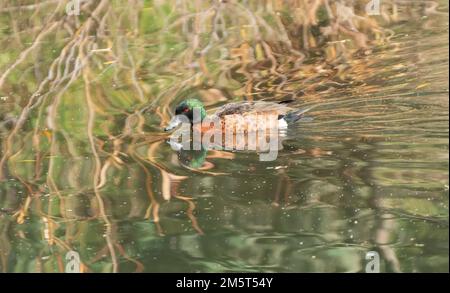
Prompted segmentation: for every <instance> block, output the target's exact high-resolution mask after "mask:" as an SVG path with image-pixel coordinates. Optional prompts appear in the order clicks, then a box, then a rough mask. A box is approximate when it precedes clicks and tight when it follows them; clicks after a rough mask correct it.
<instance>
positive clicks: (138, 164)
mask: <svg viewBox="0 0 450 293" xmlns="http://www.w3.org/2000/svg"><path fill="white" fill-rule="evenodd" d="M3 2H5V1H3ZM6 2H8V1H6ZM99 2H100V4H98V5H99V6H97V7H101V5H102V2H103V1H99ZM169 2H170V1H169ZM173 2H175V1H173ZM244 2H245V1H244ZM249 2H251V1H249ZM269 2H270V1H269ZM275 2H277V1H274V3H275ZM0 3H2V2H0ZM113 3H114V4H111V7H110V9H111V10H108V11H109V13H111V14H112V15H109V16H108V18H106V20H104V19H103V18H101V16H102V14H101V11H100V12H98V14H99V15H100V16H99V24H98V25H97V24H95V25H94V24H93V25H92V26H95V27H97V28H98V27H99V28H102V30H99V29H97V31H96V33H93V32H92V30H93V28H90V29H88V30H86V32H85V31H83V29H80V31H79V34H80V37H79V38H77V37H73V39H72V41H70V40H71V39H70V38H69V37H68V36H66V35H65V34H69V36H71V34H70V32H69V33H68V32H60V31H59V30H62V29H61V28H59V27H58V28H55V30H53V31H51V34H50V37H43V39H42V40H40V41H41V42H42V45H39V47H40V48H39V51H36V52H34V51H32V52H30V53H27V56H26V60H25V61H23V62H22V63H21V64H19V65H17V67H15V68H14V69H13V70H12V72H11V73H10V74H9V73H8V76H7V77H6V79H5V82H4V83H3V84H2V86H0V96H2V97H3V98H2V100H0V118H2V120H1V122H0V123H1V124H0V126H1V127H0V141H1V143H2V148H1V154H2V162H1V167H2V169H1V170H2V171H1V172H2V173H1V176H0V208H1V212H0V268H1V270H2V271H5V272H60V271H64V269H65V265H66V259H65V255H66V253H67V252H68V251H71V250H72V251H76V252H78V253H79V255H80V259H81V262H82V264H83V266H82V270H83V271H88V272H89V271H90V272H92V271H93V272H111V271H119V272H133V271H138V272H141V271H145V272H242V271H252V272H253V271H257V272H259V271H264V272H364V270H365V266H366V259H365V256H366V253H367V252H369V251H377V252H378V253H379V254H380V258H381V267H380V269H381V271H382V272H447V271H448V261H449V255H448V252H449V247H448V244H449V239H448V231H449V230H448V195H449V191H448V186H449V177H448V173H449V172H448V168H449V155H448V129H449V128H448V126H449V121H448V114H449V113H448V109H449V107H448V106H449V104H448V14H447V11H448V4H447V3H446V2H445V1H440V2H439V3H436V4H439V5H438V6H437V8H434V7H435V6H433V5H428V4H426V5H425V4H423V3H419V4H418V3H417V2H415V1H412V2H406V1H405V3H403V2H402V3H401V5H399V6H398V7H397V8H398V11H399V12H398V14H399V16H398V17H397V18H395V17H394V16H392V15H393V13H392V11H390V10H389V13H387V14H388V15H390V16H391V17H392V19H388V16H385V17H384V18H383V17H381V16H375V17H368V16H366V17H367V19H372V20H376V21H377V22H379V23H380V25H379V27H378V30H380V31H381V30H382V31H383V38H382V40H381V39H379V40H378V41H376V40H377V38H379V36H378V37H377V33H373V32H372V33H371V32H370V29H369V28H367V27H366V28H365V29H361V28H360V30H361V31H363V30H364V31H365V34H366V35H367V38H368V39H373V40H375V41H373V42H370V44H368V45H367V46H363V47H364V48H363V49H362V50H359V51H358V50H357V48H354V47H352V46H350V47H345V46H347V45H346V42H352V41H353V42H357V40H358V37H356V38H354V39H352V38H346V37H343V38H342V39H336V40H329V42H330V43H331V44H332V45H331V46H329V45H327V44H328V43H326V42H324V43H320V42H318V43H317V44H316V46H317V48H319V47H320V46H321V47H320V48H322V49H323V48H325V49H323V51H324V52H326V54H325V53H323V54H322V53H320V54H319V53H317V52H316V51H315V50H314V49H313V48H305V47H306V45H305V42H303V43H301V45H298V44H296V43H295V42H294V43H293V46H294V47H296V46H303V47H302V48H301V49H299V51H301V52H308V53H305V57H304V60H303V61H302V62H303V63H302V65H301V66H300V67H299V68H295V67H289V66H288V65H286V66H285V67H284V65H283V64H282V62H283V61H279V63H278V65H279V66H278V67H277V69H276V70H273V68H272V69H271V66H270V63H269V65H267V64H264V62H266V61H267V59H270V54H269V53H268V50H267V47H264V44H265V43H264V42H263V43H262V44H263V45H259V44H258V43H257V42H256V43H255V42H252V41H248V42H247V41H246V39H247V38H250V37H249V36H248V34H249V33H248V32H247V33H243V32H242V31H243V30H245V29H247V28H248V27H249V25H248V24H247V23H246V22H245V21H244V20H242V23H240V24H239V25H238V26H233V25H229V27H227V28H228V30H229V33H228V35H227V36H223V34H224V32H226V31H227V30H226V29H224V30H223V31H221V33H220V35H221V36H220V37H218V38H219V39H221V40H222V41H216V42H214V41H211V42H210V43H211V45H210V47H211V48H212V49H211V53H207V54H206V55H204V56H203V55H201V54H200V55H198V51H199V50H200V49H199V48H208V45H209V42H208V40H209V38H212V40H214V36H213V37H208V36H204V35H205V34H207V32H208V29H205V30H203V31H202V29H201V27H202V23H203V22H202V21H205V20H204V19H201V20H198V22H197V24H196V22H195V21H194V22H193V23H187V24H185V25H184V24H183V25H180V26H176V21H177V19H182V18H180V17H181V16H180V15H178V14H176V13H175V12H174V10H171V8H170V5H168V4H162V3H161V1H154V3H150V2H148V1H142V2H141V1H130V3H129V7H127V8H123V7H122V6H121V5H120V4H118V3H115V2H114V1H113ZM233 3H234V2H233V1H231V4H224V5H234V4H233ZM237 3H240V2H237ZM389 3H391V2H389ZM430 3H431V4H433V3H434V2H431V1H430ZM27 4H30V3H27ZM2 5H3V6H0V12H1V14H0V20H1V26H0V32H1V34H0V61H1V62H0V76H1V75H3V74H4V72H6V70H7V68H8V67H9V66H11V64H14V62H15V60H18V59H20V58H21V56H20V51H23V50H26V48H28V47H30V46H33V45H32V44H33V40H34V38H35V35H34V37H33V34H31V32H29V31H27V30H26V29H25V28H24V27H25V26H27V25H26V24H21V22H24V23H27V22H31V23H33V24H34V25H35V26H38V25H41V26H42V25H44V26H45V25H46V26H49V25H50V24H44V23H40V22H39V21H37V20H36V21H34V22H33V18H31V20H29V19H26V18H24V17H25V16H26V15H27V14H26V12H23V14H21V15H22V18H17V19H14V17H13V15H14V14H13V13H16V12H14V11H12V12H11V11H6V10H5V11H6V12H5V11H3V12H2V8H1V7H9V6H11V5H10V4H9V3H6V4H5V3H3V4H2ZM49 5H53V4H49ZM177 5H179V4H177ZM208 5H209V4H208ZM208 5H207V4H204V5H203V6H205V7H203V8H202V9H203V10H202V11H203V12H204V11H205V10H206V11H207V9H208ZM236 5H237V4H236ZM51 7H53V6H51ZM211 7H213V6H211ZM237 7H238V8H239V9H240V8H242V7H246V8H247V9H248V10H249V11H250V12H255V15H259V14H258V13H259V12H258V11H259V8H258V4H256V3H253V4H252V3H250V4H248V3H247V2H245V3H244V4H242V6H237ZM430 7H431V8H430ZM121 8H123V9H124V12H123V13H122V14H120V13H119V12H118V10H119V11H120V9H121ZM184 8H186V7H184ZM3 9H4V8H3ZM42 9H44V8H42ZM45 9H47V10H46V11H50V12H51V11H52V10H50V9H48V8H45ZM86 9H91V10H92V11H94V14H95V13H96V12H95V11H97V10H95V9H94V8H91V7H88V8H86ZM186 9H189V7H188V8H186ZM199 9H200V8H199ZM223 9H224V10H223V11H224V12H223V13H224V15H225V16H224V18H225V19H226V20H225V23H228V22H229V20H227V17H228V16H227V14H226V13H233V11H234V10H233V8H223ZM226 9H229V11H227V10H226ZM104 10H105V11H106V8H105V9H104ZM155 11H157V12H158V13H160V14H163V15H166V17H161V19H160V18H158V17H156V16H155V15H159V14H157V13H155ZM243 11H246V10H243ZM250 12H249V13H250ZM39 13H41V12H36V14H38V15H37V16H36V15H34V16H33V17H36V19H38V20H39V19H44V18H45V17H51V15H50V16H49V15H48V14H47V13H44V12H42V13H43V15H39ZM164 13H165V14H164ZM197 13H198V12H197ZM205 13H206V12H205ZM261 13H262V12H261ZM147 14H148V15H147ZM304 14H305V15H307V13H306V12H305V13H304ZM181 15H182V14H181ZM119 16H120V17H119ZM219 16H220V15H219ZM208 17H212V16H209V14H207V13H206V14H205V16H204V18H205V19H208ZM281 17H287V16H286V15H282V16H281ZM109 18H111V19H113V20H114V19H118V20H117V22H118V23H117V24H114V21H111V20H110V19H109ZM142 18H145V19H146V21H142V20H141V19H142ZM242 18H245V17H244V16H242ZM57 19H58V18H57V16H55V21H56V20H57ZM135 20H136V21H139V23H134V21H135ZM387 20H389V21H387ZM79 21H80V23H81V24H83V23H84V24H85V25H86V26H88V25H90V24H89V23H88V22H89V20H85V19H84V18H81V19H80V20H79ZM83 21H84V22H83ZM103 21H104V23H103ZM227 21H228V22H227ZM80 23H74V24H71V23H69V24H68V26H69V27H70V26H73V27H77V25H78V27H80V26H81V24H80ZM86 23H87V24H86ZM171 23H175V24H174V27H173V28H170V29H169V28H167V27H168V26H169V27H170V24H171ZM218 23H219V24H220V23H221V22H218ZM250 23H251V21H250ZM219 24H218V25H219ZM28 25H29V24H28ZM102 25H103V26H104V27H102ZM196 25H197V28H198V27H200V32H199V33H198V35H196V34H193V35H190V34H191V32H192V31H195V30H192V31H191V29H192V27H195V26H196ZM236 25H237V24H236ZM205 26H206V25H205ZM123 27H125V28H127V29H124V28H123ZM164 28H167V29H166V30H164ZM208 28H209V26H208ZM52 29H53V28H52ZM314 29H315V28H312V30H314ZM21 30H23V31H24V33H23V34H22V33H20V31H21ZM36 30H37V31H41V30H40V29H36ZM68 30H69V29H68ZM249 30H250V31H251V32H250V34H251V33H252V29H251V26H250V29H249ZM261 30H262V31H264V29H261ZM69 31H70V30H69ZM170 31H172V33H168V32H170ZM374 31H376V30H374ZM239 32H240V33H239ZM253 33H254V34H256V33H255V32H253ZM322 33H323V32H322ZM262 34H263V33H262ZM186 35H187V37H186ZM94 36H95V38H94ZM183 36H184V37H183ZM237 36H240V37H241V39H239V38H238V37H237ZM253 37H254V36H253ZM290 37H291V38H293V39H298V38H300V36H297V37H295V35H294V36H292V35H291V36H290ZM92 38H94V39H93V40H92ZM192 38H193V39H194V40H195V39H196V38H198V39H199V40H198V42H199V45H198V46H197V45H193V46H194V47H192V46H191V45H192V43H191V39H192ZM226 38H230V39H231V40H230V39H226ZM233 38H234V39H233ZM263 38H264V37H263ZM318 39H319V40H320V38H318ZM183 40H184V41H183ZM70 42H73V43H72V45H73V46H66V45H67V44H70ZM192 42H193V43H194V44H196V41H192ZM230 42H231V43H233V42H234V43H233V44H234V46H231V43H230ZM16 43H18V44H20V45H18V44H16ZM246 44H247V45H246ZM245 45H246V46H251V47H253V48H254V53H255V56H256V57H254V58H255V59H256V61H254V62H249V63H248V64H250V65H248V66H247V67H244V66H242V67H240V66H241V65H240V63H238V62H236V58H238V59H239V62H241V63H245V62H246V61H245V58H246V57H245V56H243V55H242V54H241V53H239V52H240V51H239V50H242V48H245ZM20 46H23V47H20ZM64 46H66V47H64ZM83 46H84V47H83ZM267 46H268V45H267ZM275 47H276V44H275V45H274V44H271V48H272V51H273V52H275V53H276V52H277V50H276V48H275ZM309 47H314V45H312V44H311V43H310V44H309ZM18 48H21V49H20V50H18ZM105 48H112V49H111V50H109V49H105ZM261 48H262V49H261ZM33 50H34V48H33ZM64 50H65V51H64ZM96 50H97V51H96ZM102 50H105V51H102ZM258 50H263V52H264V53H263V55H264V54H265V56H266V59H265V58H260V59H261V60H262V61H261V60H259V61H258V58H259V57H258V54H261V53H258V52H259V51H258ZM302 50H303V51H302ZM308 50H309V51H308ZM333 50H334V51H333ZM280 51H282V52H284V53H283V54H285V55H286V56H287V57H286V60H289V57H292V52H291V53H289V52H286V51H283V50H280ZM317 51H318V50H317ZM89 52H90V53H89ZM71 54H72V56H71ZM96 54H98V55H101V56H97V55H96ZM102 54H104V55H102ZM208 54H209V55H208ZM220 54H222V55H223V56H222V55H220ZM233 54H234V55H233ZM239 54H241V55H239ZM277 54H278V55H277ZM321 54H322V55H321ZM274 55H275V56H276V58H277V60H279V59H278V58H279V55H280V53H276V54H274ZM58 56H59V57H61V58H60V59H59V60H58V59H57V58H58ZM76 56H78V57H76ZM205 56H206V57H205ZM221 56H222V57H221ZM224 56H225V57H224ZM227 56H228V57H227ZM233 56H238V57H233ZM239 56H240V57H239ZM63 57H64V58H63ZM272 57H273V56H272ZM294 57H295V56H294ZM294 57H293V58H294ZM65 58H66V59H65ZM71 58H72V59H71ZM75 58H78V59H75ZM233 58H234V59H233ZM280 58H281V57H280ZM295 58H300V57H298V56H296V57H295ZM295 58H294V59H295ZM330 58H331V59H330ZM55 60H56V65H55V67H54V69H55V70H54V71H52V67H51V66H52V64H53V62H54V61H55ZM86 60H88V61H86ZM192 60H194V62H193V63H190V61H192ZM227 60H228V61H229V63H227ZM230 60H231V61H230ZM233 60H234V61H233ZM58 62H59V63H58ZM77 62H79V63H77ZM83 62H92V63H89V64H88V65H87V66H85V65H84V64H85V63H83ZM258 62H259V63H258ZM286 62H287V61H286ZM61 64H62V65H61ZM272 64H273V63H272ZM286 64H287V63H286ZM77 66H80V68H83V69H80V71H77V70H78V69H77ZM83 66H84V67H83ZM205 66H206V68H207V70H205V69H204V67H205ZM252 66H253V67H252ZM48 72H53V75H54V76H53V77H52V79H49V81H47V82H45V81H46V77H47V75H48V74H49V73H48ZM49 75H50V74H49ZM39 85H41V86H42V88H39ZM36 92H38V93H39V94H37V95H35V93H36ZM195 95H198V96H199V97H201V99H202V100H203V101H204V102H205V104H206V105H207V108H208V109H214V108H215V107H216V106H219V105H223V104H225V103H226V102H228V101H231V100H232V101H238V100H243V99H255V100H257V99H264V100H275V101H280V100H284V99H286V98H289V99H294V100H295V101H294V102H293V103H292V106H293V107H299V108H303V107H309V106H314V109H313V110H311V112H310V113H309V116H310V117H312V118H313V120H312V121H307V122H301V123H299V124H297V125H296V126H295V127H293V128H290V129H289V130H288V131H287V138H286V140H285V141H284V142H283V145H284V149H283V150H281V151H280V152H279V154H278V158H277V160H275V161H273V162H261V161H259V159H258V158H259V156H258V154H256V153H251V152H240V153H238V152H225V151H191V152H187V151H183V152H182V153H177V152H175V151H173V150H172V149H171V148H170V145H169V144H167V142H166V140H167V134H165V133H163V132H162V130H161V127H162V126H163V125H164V124H165V123H167V121H168V119H169V118H170V115H171V114H172V107H173V106H174V105H175V104H176V103H177V102H178V101H180V100H181V99H183V98H184V97H187V96H195ZM30 100H31V102H30ZM24 113H25V114H24ZM21 115H23V116H21ZM22 118H23V119H22ZM22 120H23V121H22ZM17 125H20V127H16V126H17Z"/></svg>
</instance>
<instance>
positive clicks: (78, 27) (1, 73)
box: [0, 0, 398, 272]
mask: <svg viewBox="0 0 450 293" xmlns="http://www.w3.org/2000/svg"><path fill="white" fill-rule="evenodd" d="M19 2H20V4H17V5H16V6H10V4H9V3H8V1H2V2H1V3H0V22H1V24H2V27H3V25H4V27H8V28H10V32H8V31H6V30H5V31H0V42H1V43H2V52H1V53H0V57H1V58H0V97H7V98H8V99H7V100H6V102H3V101H2V103H3V104H2V108H1V109H0V115H1V117H2V121H1V122H0V134H1V136H0V140H1V142H2V152H1V158H0V184H1V185H0V188H1V191H2V194H1V204H2V205H3V204H4V205H5V207H3V206H1V208H2V209H1V211H0V222H1V224H0V257H1V268H2V270H3V271H12V270H14V269H15V268H13V267H14V264H12V265H11V264H9V263H8V259H9V255H11V254H12V253H13V252H12V250H14V249H17V248H16V247H17V244H18V243H26V244H30V245H31V246H33V250H30V251H33V253H34V255H32V257H30V258H32V259H34V262H35V264H36V267H39V270H42V271H62V270H63V267H64V266H62V265H61V264H62V262H63V259H64V253H65V252H67V251H68V250H72V249H76V250H79V251H80V252H81V253H82V256H83V259H84V260H85V261H83V269H84V270H85V271H113V272H116V271H120V268H121V266H122V265H123V262H126V263H131V264H133V266H134V268H133V270H136V271H142V270H143V269H144V268H143V265H142V263H140V262H139V261H138V260H137V259H136V257H135V256H134V255H133V253H132V251H131V249H132V247H133V245H132V244H130V245H128V246H127V245H125V244H122V243H121V241H124V239H123V238H122V237H121V233H120V232H119V231H121V229H122V228H123V225H124V223H122V222H121V221H120V220H122V219H123V218H138V219H146V220H148V219H151V220H152V222H153V223H154V225H155V229H156V233H155V234H157V235H164V234H165V230H164V225H163V221H164V216H165V215H164V212H162V210H163V208H164V207H167V206H169V205H171V206H174V205H176V204H180V203H181V206H180V207H177V209H178V210H180V211H183V212H185V213H186V216H187V219H185V220H184V221H186V222H188V223H189V225H190V227H192V229H193V230H194V232H195V233H198V234H202V233H204V228H203V227H201V223H199V221H198V219H197V217H196V215H195V210H196V208H198V207H197V203H196V201H195V200H194V198H192V197H190V196H188V195H185V194H182V193H181V192H180V191H179V189H180V185H181V183H183V182H184V180H185V179H186V176H181V175H177V174H178V173H177V172H176V171H174V170H171V169H170V168H169V167H167V164H166V163H165V162H161V160H160V159H158V158H159V157H160V156H161V153H164V147H163V146H162V145H163V142H164V140H165V139H166V135H165V134H162V133H160V131H159V129H157V127H156V126H155V125H163V124H164V123H166V122H167V121H168V119H169V116H170V112H171V107H172V105H173V103H174V102H175V101H176V100H177V99H178V98H181V97H183V94H184V93H185V92H186V91H188V90H190V89H194V90H195V92H197V91H196V90H197V89H199V90H200V89H201V90H202V91H201V92H202V93H203V98H204V99H205V100H208V99H209V101H210V105H213V104H214V103H215V102H217V100H218V98H217V97H220V101H221V102H224V101H226V100H227V98H225V96H226V97H229V96H234V95H240V96H243V97H245V98H246V99H257V98H258V99H259V98H261V99H264V98H267V97H270V98H273V99H285V98H289V99H295V98H297V97H300V96H302V95H304V94H305V93H308V94H311V97H312V99H313V98H314V95H315V93H316V92H317V91H320V90H321V89H323V88H325V89H327V90H328V89H330V88H333V87H334V86H339V85H340V84H342V83H345V82H346V81H348V78H350V79H351V78H354V77H352V76H349V75H347V73H346V71H345V69H346V68H348V67H349V66H350V65H349V61H351V60H352V58H353V57H354V53H355V52H358V53H361V52H362V53H368V51H367V50H368V49H369V48H370V45H371V43H372V42H373V41H375V40H382V39H383V30H382V29H381V28H380V27H379V25H378V24H377V23H376V22H375V21H374V20H373V19H372V18H368V17H365V15H364V12H363V10H362V8H361V3H364V2H365V1H356V2H355V3H356V4H355V5H354V6H350V4H348V3H346V1H339V2H336V1H327V0H316V1H303V0H295V1H294V0H292V1H248V2H251V3H248V2H245V3H244V2H241V1H154V4H153V5H152V6H148V5H147V4H145V3H146V2H144V1H138V0H130V1H127V2H121V4H118V3H119V2H120V1H119V2H112V1H108V0H96V1H83V2H82V7H81V11H82V15H80V16H67V15H66V14H65V4H66V3H65V2H64V1H44V2H41V3H35V2H32V1H19ZM383 2H384V3H385V4H384V5H385V6H384V7H383V17H384V18H385V19H386V20H391V18H393V17H394V16H395V17H398V15H397V14H398V13H397V10H395V14H396V15H391V14H390V13H389V12H388V11H389V7H391V6H392V7H396V6H397V4H391V3H390V2H389V3H388V1H383ZM291 14H292V15H291ZM25 18H26V21H25V20H24V19H25ZM348 40H351V41H348ZM3 48H5V50H3ZM14 52H18V54H16V53H14ZM5 60H6V61H5ZM305 61H308V62H305ZM362 67H363V66H362ZM360 70H364V68H361V69H360ZM212 87H216V88H221V89H223V93H224V94H220V95H219V94H218V93H217V92H220V91H219V90H216V89H211V88H212ZM3 105H6V106H5V108H3ZM5 109H6V110H5ZM7 111H9V112H11V113H6V112H7ZM214 158H232V155H231V154H229V153H225V152H219V151H213V152H210V153H208V154H207V155H206V158H205V157H204V154H200V157H199V161H198V162H196V163H195V164H194V165H193V166H192V165H191V166H190V167H192V168H191V169H192V170H191V171H192V172H193V173H196V174H202V175H223V174H218V173H215V172H213V171H212V170H211V169H212V168H213V167H214V165H212V163H211V162H210V161H209V160H212V159H214ZM203 159H205V161H204V164H201V163H200V162H201V161H203ZM199 165H201V167H200V168H198V167H199ZM280 176H281V177H280V178H281V179H280V182H279V184H280V190H279V192H277V197H276V198H275V202H277V203H278V202H279V201H281V199H280V194H281V186H285V187H286V188H285V190H284V198H285V199H284V200H285V201H286V202H288V195H289V194H290V193H291V191H292V188H293V187H292V186H291V185H290V182H289V180H288V178H287V177H286V174H282V175H280ZM128 177H131V178H132V180H128ZM139 188H142V190H143V191H142V194H145V196H143V197H140V196H139V195H136V196H133V194H125V195H123V193H124V192H125V190H138V189H139ZM121 200H123V201H124V202H130V203H131V204H130V205H131V206H132V208H130V210H127V207H124V206H122V205H120V202H119V201H121ZM4 202H6V203H4ZM142 207H145V208H142ZM122 210H126V211H127V212H128V213H125V214H126V215H125V216H124V215H123V214H122V213H121V211H122ZM167 218H168V216H167V217H166V220H167ZM147 224H148V223H147ZM32 227H34V229H37V230H38V231H39V233H38V234H39V235H38V236H36V235H34V234H33V235H31V236H30V234H29V233H25V232H24V230H26V229H30V230H31V229H32ZM36 227H37V228H36ZM10 235H18V236H17V239H11V237H10ZM380 237H381V236H380ZM380 239H381V238H380ZM380 241H381V242H382V243H384V242H383V241H384V240H383V239H381V240H380ZM88 248H89V249H88ZM30 253H31V252H30ZM277 254H279V252H277ZM43 256H50V260H48V261H42V260H41V257H43ZM26 257H28V255H27V256H26ZM19 258H20V256H19ZM23 259H25V257H24V258H23ZM21 261H22V260H21ZM28 269H29V268H28ZM23 270H25V268H23Z"/></svg>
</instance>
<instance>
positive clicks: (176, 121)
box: [164, 116, 183, 131]
mask: <svg viewBox="0 0 450 293" xmlns="http://www.w3.org/2000/svg"><path fill="white" fill-rule="evenodd" d="M182 122H183V121H181V119H180V118H179V117H178V116H175V117H173V118H172V120H170V122H169V125H167V126H166V128H164V131H170V130H172V129H174V128H176V127H177V126H178V125H180V124H181V123H182Z"/></svg>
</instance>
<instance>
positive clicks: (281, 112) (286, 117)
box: [164, 98, 313, 132]
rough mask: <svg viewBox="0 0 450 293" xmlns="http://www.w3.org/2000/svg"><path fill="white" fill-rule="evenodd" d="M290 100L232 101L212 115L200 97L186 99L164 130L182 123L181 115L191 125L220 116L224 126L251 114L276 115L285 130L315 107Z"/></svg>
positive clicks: (177, 107) (179, 105) (176, 109)
mask: <svg viewBox="0 0 450 293" xmlns="http://www.w3.org/2000/svg"><path fill="white" fill-rule="evenodd" d="M289 102H291V101H282V102H270V101H240V102H231V103H227V104H225V105H223V106H221V107H219V108H218V109H217V110H216V111H215V113H213V114H212V115H208V114H207V112H206V109H205V107H204V104H203V103H202V102H201V101H200V100H199V99H196V98H190V99H185V100H183V101H181V102H180V103H179V104H178V105H177V106H176V107H175V111H174V114H175V116H174V117H173V118H172V119H171V120H170V121H169V123H168V125H167V126H166V127H165V128H164V131H166V132H167V131H171V130H173V129H175V128H177V127H178V126H179V125H180V124H182V123H183V119H181V118H180V116H185V117H186V118H187V119H188V120H189V121H190V123H191V126H192V127H195V126H196V125H197V124H201V123H199V122H201V121H203V120H205V119H206V118H209V119H214V118H218V119H219V120H220V122H221V123H222V125H223V126H224V125H225V121H227V123H230V122H231V123H232V124H234V121H237V120H238V119H240V118H245V117H248V116H249V115H276V117H277V122H278V123H277V124H278V125H277V126H278V129H282V130H284V129H287V128H288V127H289V126H290V125H293V124H295V123H296V122H298V121H300V120H302V118H304V114H305V113H306V112H308V111H310V110H311V109H312V108H313V107H310V108H307V109H295V108H292V107H289V106H288V105H287V104H288V103H289ZM196 110H197V111H198V113H199V114H200V120H198V119H197V120H198V121H194V111H196ZM249 127H250V126H249ZM246 131H249V132H250V131H252V129H248V130H246Z"/></svg>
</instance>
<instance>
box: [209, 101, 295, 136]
mask: <svg viewBox="0 0 450 293" xmlns="http://www.w3.org/2000/svg"><path fill="white" fill-rule="evenodd" d="M290 111H292V108H289V107H287V106H286V105H282V104H278V103H273V102H262V101H258V102H238V103H231V104H227V105H225V106H223V107H221V108H220V109H219V110H218V111H217V112H215V113H214V114H213V116H216V117H219V119H220V121H221V128H222V132H223V133H224V134H225V132H226V131H230V132H232V133H234V134H236V133H238V134H240V133H243V134H246V133H251V132H256V131H258V130H269V129H273V128H275V127H277V126H278V121H277V120H278V117H279V116H280V115H285V114H286V113H288V112H290ZM271 120H272V121H271ZM258 121H260V122H261V121H264V122H265V124H259V123H258ZM262 128H265V129H262ZM210 129H211V128H210V127H204V126H203V127H202V128H201V131H202V132H205V131H208V130H210Z"/></svg>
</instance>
